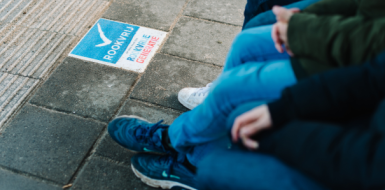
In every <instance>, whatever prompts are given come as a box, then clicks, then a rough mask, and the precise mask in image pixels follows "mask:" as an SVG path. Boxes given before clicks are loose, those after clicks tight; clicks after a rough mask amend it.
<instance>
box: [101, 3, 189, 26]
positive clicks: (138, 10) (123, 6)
mask: <svg viewBox="0 0 385 190" xmlns="http://www.w3.org/2000/svg"><path fill="white" fill-rule="evenodd" d="M185 2H186V0H156V1H154V0H116V1H114V2H113V3H112V4H111V6H110V8H109V9H108V10H107V11H106V13H105V14H104V15H103V18H106V19H110V20H116V21H121V22H125V23H129V24H135V25H140V26H146V27H150V28H155V29H160V30H164V31H169V29H170V27H171V25H172V23H173V22H174V20H175V18H176V17H177V16H178V14H179V12H180V11H181V10H182V8H183V6H184V4H185Z"/></svg>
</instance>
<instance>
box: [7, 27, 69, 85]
mask: <svg viewBox="0 0 385 190" xmlns="http://www.w3.org/2000/svg"><path fill="white" fill-rule="evenodd" d="M14 34H15V36H13V37H12V38H9V39H6V40H4V43H2V44H0V70H1V71H5V72H11V73H13V74H17V75H22V76H30V77H33V78H42V77H45V76H46V73H47V71H49V70H50V69H51V68H52V66H53V65H54V64H55V63H56V61H57V60H58V58H59V56H60V55H61V54H62V53H63V52H64V51H65V50H66V48H67V47H68V46H69V45H70V44H71V42H72V41H73V40H74V37H73V36H66V35H64V34H58V33H54V32H49V31H42V30H38V29H29V28H24V27H20V28H19V30H17V32H15V33H14ZM19 35H20V36H19Z"/></svg>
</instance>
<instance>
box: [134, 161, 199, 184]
mask: <svg viewBox="0 0 385 190" xmlns="http://www.w3.org/2000/svg"><path fill="white" fill-rule="evenodd" d="M176 157H177V154H173V155H170V154H169V155H154V154H138V155H135V156H133V157H132V158H131V167H132V170H133V171H134V173H135V175H136V176H137V177H139V178H140V179H141V180H142V181H143V182H144V183H146V184H147V185H149V186H151V187H155V188H159V187H161V188H162V189H179V190H182V189H185V190H196V188H195V187H196V177H195V173H194V172H192V171H191V170H190V169H189V168H188V167H187V166H186V164H184V163H180V162H178V161H177V158H176Z"/></svg>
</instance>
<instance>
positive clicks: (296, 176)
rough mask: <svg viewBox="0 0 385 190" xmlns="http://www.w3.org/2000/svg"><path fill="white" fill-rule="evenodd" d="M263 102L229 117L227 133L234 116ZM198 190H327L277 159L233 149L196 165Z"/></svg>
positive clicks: (215, 153)
mask: <svg viewBox="0 0 385 190" xmlns="http://www.w3.org/2000/svg"><path fill="white" fill-rule="evenodd" d="M263 103H264V102H263V101H256V102H250V103H245V104H243V105H241V106H239V107H238V108H236V109H235V110H234V111H233V112H232V113H231V114H230V116H229V117H228V120H227V128H228V129H229V130H230V129H231V127H232V124H233V123H234V120H235V119H236V117H237V116H239V115H241V114H242V113H245V112H247V111H249V110H251V109H253V108H255V107H257V106H259V105H261V104H263ZM197 176H198V182H199V189H200V190H209V189H210V190H216V189H226V190H242V189H245V190H246V189H247V190H253V189H255V190H261V189H263V190H283V189H284V190H325V189H326V188H325V187H323V186H322V185H320V184H318V183H317V182H315V181H313V180H312V179H310V178H308V177H307V176H305V175H303V174H301V173H300V172H298V171H296V170H294V169H292V168H290V167H289V166H287V165H285V164H284V163H283V162H281V161H280V160H278V159H277V158H275V157H273V156H270V155H265V154H261V153H256V152H250V151H247V150H245V149H244V148H237V147H236V145H233V147H232V148H231V150H217V151H216V152H214V153H212V154H211V155H209V156H206V157H204V159H203V160H202V161H201V162H200V163H199V165H198V175H197Z"/></svg>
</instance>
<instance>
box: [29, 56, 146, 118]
mask: <svg viewBox="0 0 385 190" xmlns="http://www.w3.org/2000/svg"><path fill="white" fill-rule="evenodd" d="M137 76H138V75H137V74H136V73H132V72H128V71H125V70H122V69H118V68H113V67H108V66H104V65H101V64H96V63H88V62H84V61H81V60H78V59H74V58H66V59H65V60H64V62H63V63H62V65H60V66H59V67H58V68H57V69H56V71H55V72H54V73H53V74H52V75H51V77H50V78H49V79H48V80H47V81H46V82H45V84H43V86H42V87H41V88H40V89H39V91H38V92H37V93H36V94H35V96H34V97H33V98H32V100H31V103H32V104H36V105H42V106H45V107H49V108H53V109H56V110H60V111H64V112H70V113H74V114H77V115H81V116H84V117H92V118H95V119H98V120H101V121H108V120H109V119H110V118H111V117H112V115H113V114H114V113H115V112H116V110H117V109H118V107H119V105H120V103H121V102H122V101H123V98H124V97H125V96H126V94H127V92H128V90H129V89H130V87H131V86H132V85H133V83H134V81H135V80H136V78H137Z"/></svg>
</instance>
